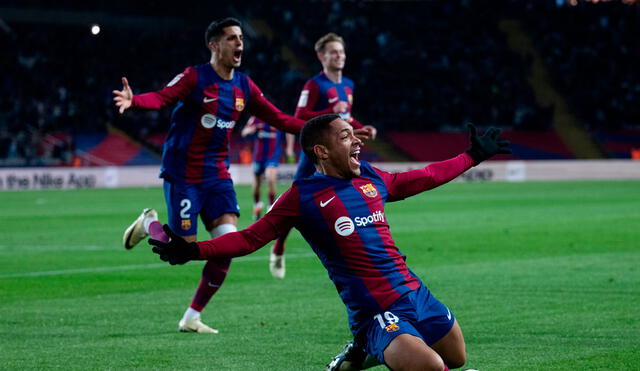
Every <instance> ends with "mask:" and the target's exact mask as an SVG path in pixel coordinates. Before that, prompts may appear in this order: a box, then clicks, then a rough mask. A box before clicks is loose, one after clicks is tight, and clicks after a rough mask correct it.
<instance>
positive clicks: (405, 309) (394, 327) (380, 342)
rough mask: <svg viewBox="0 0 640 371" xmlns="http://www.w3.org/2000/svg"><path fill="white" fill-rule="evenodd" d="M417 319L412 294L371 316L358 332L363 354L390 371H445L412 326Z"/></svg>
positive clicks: (432, 351)
mask: <svg viewBox="0 0 640 371" xmlns="http://www.w3.org/2000/svg"><path fill="white" fill-rule="evenodd" d="M418 315H419V313H417V308H416V305H415V295H414V292H411V293H408V294H407V295H405V296H404V297H402V298H400V299H398V300H396V302H394V303H393V304H392V305H391V306H390V307H389V308H387V309H386V310H384V311H381V312H380V313H378V314H376V315H374V316H373V317H372V318H371V319H370V320H369V321H368V322H367V323H366V324H365V325H364V327H363V329H362V330H360V331H359V332H358V333H360V334H362V335H361V336H364V337H365V339H364V340H362V341H361V342H362V343H363V344H364V348H365V350H366V352H367V353H368V354H370V355H371V356H372V357H374V358H375V359H377V360H378V361H379V362H380V363H384V364H386V365H387V366H388V367H389V368H391V369H392V370H439V371H441V370H446V369H447V368H446V366H445V364H444V361H443V360H442V357H440V355H438V353H437V352H436V351H434V350H433V349H431V348H430V347H429V346H428V344H427V342H426V340H425V339H424V337H423V335H422V334H421V333H420V332H419V330H418V329H417V328H416V327H415V326H414V323H415V321H416V320H417V319H418V318H419V317H418Z"/></svg>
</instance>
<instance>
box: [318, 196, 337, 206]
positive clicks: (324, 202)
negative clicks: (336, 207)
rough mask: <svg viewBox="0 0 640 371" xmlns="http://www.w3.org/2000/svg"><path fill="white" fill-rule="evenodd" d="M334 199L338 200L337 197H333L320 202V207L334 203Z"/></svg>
mask: <svg viewBox="0 0 640 371" xmlns="http://www.w3.org/2000/svg"><path fill="white" fill-rule="evenodd" d="M334 198H336V196H333V197H331V198H330V199H328V200H326V201H320V207H325V206H327V204H329V202H331V201H333V199H334Z"/></svg>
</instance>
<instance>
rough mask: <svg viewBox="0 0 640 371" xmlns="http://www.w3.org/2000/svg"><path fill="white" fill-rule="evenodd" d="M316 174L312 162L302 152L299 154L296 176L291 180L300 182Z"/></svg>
mask: <svg viewBox="0 0 640 371" xmlns="http://www.w3.org/2000/svg"><path fill="white" fill-rule="evenodd" d="M315 172H316V165H314V163H313V161H311V160H310V159H309V157H307V156H306V155H305V154H304V152H300V159H299V160H298V168H297V169H296V174H295V175H294V176H293V180H300V179H304V178H307V177H310V176H312V175H313V174H314V173H315Z"/></svg>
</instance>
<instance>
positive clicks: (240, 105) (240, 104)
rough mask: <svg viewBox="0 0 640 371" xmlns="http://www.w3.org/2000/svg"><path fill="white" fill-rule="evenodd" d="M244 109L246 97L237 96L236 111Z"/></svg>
mask: <svg viewBox="0 0 640 371" xmlns="http://www.w3.org/2000/svg"><path fill="white" fill-rule="evenodd" d="M243 109H244V98H236V111H242V110H243Z"/></svg>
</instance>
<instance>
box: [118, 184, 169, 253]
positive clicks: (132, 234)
mask: <svg viewBox="0 0 640 371" xmlns="http://www.w3.org/2000/svg"><path fill="white" fill-rule="evenodd" d="M172 187H174V186H173V185H172V184H171V183H170V182H167V181H166V180H165V181H164V195H165V201H166V203H167V209H168V208H169V207H170V206H169V205H170V203H171V202H170V198H169V195H170V192H171V191H172ZM147 236H151V238H153V239H156V240H159V241H165V242H167V241H169V236H167V235H166V234H165V233H164V231H163V230H162V223H160V222H159V221H158V212H157V211H156V210H155V209H151V208H145V209H144V210H142V213H141V214H140V215H139V216H138V218H136V220H134V221H133V223H131V225H129V227H127V229H126V230H125V231H124V234H123V235H122V244H123V245H124V248H125V249H127V250H129V249H132V248H133V247H134V246H135V245H137V244H138V243H140V241H142V240H143V239H145V238H146V237H147Z"/></svg>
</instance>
